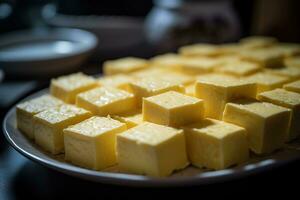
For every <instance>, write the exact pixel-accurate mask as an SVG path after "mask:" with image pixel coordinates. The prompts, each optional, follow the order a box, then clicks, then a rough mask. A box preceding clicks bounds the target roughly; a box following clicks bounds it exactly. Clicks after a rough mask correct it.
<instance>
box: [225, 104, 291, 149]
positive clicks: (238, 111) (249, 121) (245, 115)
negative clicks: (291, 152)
mask: <svg viewBox="0 0 300 200" xmlns="http://www.w3.org/2000/svg"><path fill="white" fill-rule="evenodd" d="M290 118H291V110H290V109H287V108H284V107H281V106H277V105H273V104H271V103H262V102H257V101H253V100H245V99H243V100H239V101H236V102H234V103H227V104H226V107H225V110H224V114H223V120H224V121H226V122H229V123H233V124H236V125H238V126H241V127H244V128H245V129H246V130H247V136H248V140H249V146H250V149H251V150H252V151H253V152H254V153H256V154H267V153H271V152H273V151H274V150H276V149H279V148H281V147H283V144H284V141H285V138H286V135H287V134H288V131H289V124H290Z"/></svg>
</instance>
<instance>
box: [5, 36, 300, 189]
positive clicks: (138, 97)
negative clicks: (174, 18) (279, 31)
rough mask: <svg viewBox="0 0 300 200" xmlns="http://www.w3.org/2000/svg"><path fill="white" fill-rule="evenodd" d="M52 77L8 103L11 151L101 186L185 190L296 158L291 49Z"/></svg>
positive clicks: (298, 102)
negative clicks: (44, 85) (11, 104)
mask: <svg viewBox="0 0 300 200" xmlns="http://www.w3.org/2000/svg"><path fill="white" fill-rule="evenodd" d="M103 71H104V73H103V75H101V76H88V75H85V74H83V73H80V72H78V73H74V74H69V75H64V76H60V77H56V78H53V79H52V80H51V83H50V87H49V89H45V90H42V91H40V92H38V93H35V94H33V95H31V96H29V97H27V98H25V99H24V100H23V101H21V102H19V103H18V104H17V105H16V106H14V107H13V108H12V109H11V110H10V111H9V112H8V113H7V115H6V118H5V120H4V123H3V129H4V134H5V135H6V138H7V139H8V141H9V142H10V144H11V145H12V146H13V147H14V148H15V149H16V150H17V151H19V152H20V153H21V154H23V155H25V156H26V157H28V158H30V159H32V160H34V161H37V162H38V163H40V164H43V165H45V166H48V167H50V168H53V169H56V170H58V171H61V172H63V173H66V174H69V175H73V176H77V177H80V178H84V179H88V180H93V181H97V182H101V183H111V184H119V185H134V186H172V185H173V186H174V185H176V186H184V185H195V184H206V183H212V182H217V181H224V180H228V179H233V178H238V177H242V176H245V175H250V174H253V173H258V172H261V171H264V170H267V169H269V168H272V167H276V166H280V165H283V164H286V163H288V162H291V161H293V160H295V159H299V158H300V142H299V140H298V137H299V135H300V45H298V44H291V43H281V42H279V41H277V40H276V38H271V37H263V36H252V37H248V38H244V39H241V40H240V41H239V42H238V43H231V44H221V45H215V44H193V45H188V46H183V47H181V48H179V49H178V53H169V54H163V55H158V56H155V57H153V58H151V59H148V60H146V59H142V58H136V57H126V58H120V59H116V60H109V61H106V62H104V64H103Z"/></svg>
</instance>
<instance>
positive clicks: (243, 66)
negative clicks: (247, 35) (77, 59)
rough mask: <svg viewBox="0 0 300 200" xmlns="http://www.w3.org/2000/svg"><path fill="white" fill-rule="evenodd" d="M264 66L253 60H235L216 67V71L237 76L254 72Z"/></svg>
mask: <svg viewBox="0 0 300 200" xmlns="http://www.w3.org/2000/svg"><path fill="white" fill-rule="evenodd" d="M261 69H262V67H261V66H260V65H259V64H257V63H253V62H246V61H235V62H227V63H225V64H224V65H222V66H220V67H218V68H216V69H215V71H216V72H220V73H225V74H229V75H233V76H237V77H241V76H247V75H250V74H254V73H256V72H258V71H259V70H261Z"/></svg>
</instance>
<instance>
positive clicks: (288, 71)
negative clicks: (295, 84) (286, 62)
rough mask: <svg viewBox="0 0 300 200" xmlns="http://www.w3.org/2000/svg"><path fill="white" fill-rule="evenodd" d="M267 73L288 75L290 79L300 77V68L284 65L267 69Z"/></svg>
mask: <svg viewBox="0 0 300 200" xmlns="http://www.w3.org/2000/svg"><path fill="white" fill-rule="evenodd" d="M265 71H266V72H267V73H270V74H275V75H279V76H284V77H287V78H288V79H289V80H290V81H293V80H297V79H299V78H300V68H296V67H282V68H277V69H266V70H265Z"/></svg>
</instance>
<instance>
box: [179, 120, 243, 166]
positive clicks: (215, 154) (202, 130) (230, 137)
mask: <svg viewBox="0 0 300 200" xmlns="http://www.w3.org/2000/svg"><path fill="white" fill-rule="evenodd" d="M184 133H185V136H186V144H187V152H188V157H189V160H190V162H191V164H193V165H195V166H197V167H200V168H202V167H205V168H208V169H215V170H220V169H225V168H227V167H230V166H232V165H235V164H241V163H243V162H245V161H247V160H248V159H249V146H248V140H247V134H246V130H245V129H244V128H242V127H239V126H236V125H234V124H230V123H226V122H223V121H219V120H214V119H208V118H207V119H204V120H201V121H199V122H197V123H195V124H192V125H189V126H186V127H185V128H184Z"/></svg>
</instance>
